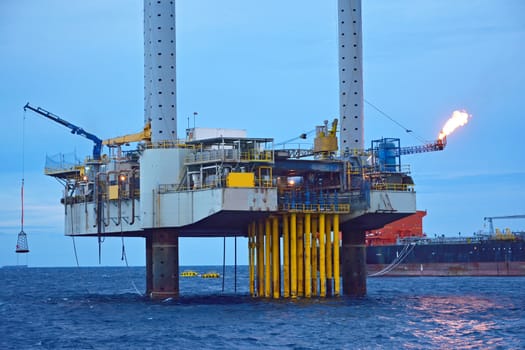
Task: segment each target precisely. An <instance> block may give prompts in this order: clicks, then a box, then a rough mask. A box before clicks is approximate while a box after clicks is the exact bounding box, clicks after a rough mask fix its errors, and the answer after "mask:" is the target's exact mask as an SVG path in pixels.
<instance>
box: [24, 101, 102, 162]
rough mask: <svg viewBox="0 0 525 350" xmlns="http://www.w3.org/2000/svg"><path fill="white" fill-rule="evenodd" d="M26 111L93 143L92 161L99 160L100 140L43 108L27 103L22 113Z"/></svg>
mask: <svg viewBox="0 0 525 350" xmlns="http://www.w3.org/2000/svg"><path fill="white" fill-rule="evenodd" d="M27 109H30V110H32V111H33V112H35V113H38V114H40V115H43V116H44V117H46V118H48V119H51V120H52V121H54V122H57V123H59V124H62V125H64V126H65V127H66V128H69V129H70V130H71V133H72V134H75V135H80V136H83V137H85V138H87V139H89V140H91V141H93V143H94V145H93V159H94V160H100V154H101V152H102V140H101V139H100V138H98V137H97V136H95V135H93V134H91V133H89V132H87V131H85V130H84V129H82V128H81V127H79V126H76V125H75V124H72V123H70V122H68V121H67V120H64V119H62V118H60V117H59V116H57V115H55V114H53V113H51V112H48V111H46V110H45V109H43V108H40V107H37V108H35V107H33V106H31V105H30V104H29V102H28V103H26V105H25V106H24V111H25V110H27Z"/></svg>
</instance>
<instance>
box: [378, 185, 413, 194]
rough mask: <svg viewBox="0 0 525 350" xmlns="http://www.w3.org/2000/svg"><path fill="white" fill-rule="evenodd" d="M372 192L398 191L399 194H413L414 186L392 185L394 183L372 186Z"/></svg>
mask: <svg viewBox="0 0 525 350" xmlns="http://www.w3.org/2000/svg"><path fill="white" fill-rule="evenodd" d="M371 189H372V190H376V191H397V192H413V191H414V185H412V184H410V185H409V184H392V183H390V184H389V183H384V184H381V183H379V184H372V186H371Z"/></svg>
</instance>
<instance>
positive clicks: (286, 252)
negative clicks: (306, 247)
mask: <svg viewBox="0 0 525 350" xmlns="http://www.w3.org/2000/svg"><path fill="white" fill-rule="evenodd" d="M288 220H289V218H288V215H286V214H284V215H283V274H284V276H283V283H284V286H283V297H285V298H289V297H290V233H289V231H288V227H289V221H288Z"/></svg>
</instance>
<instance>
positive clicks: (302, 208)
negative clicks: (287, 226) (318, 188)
mask: <svg viewBox="0 0 525 350" xmlns="http://www.w3.org/2000/svg"><path fill="white" fill-rule="evenodd" d="M279 210H281V211H289V212H302V213H320V212H323V213H349V212H350V204H305V203H281V204H279Z"/></svg>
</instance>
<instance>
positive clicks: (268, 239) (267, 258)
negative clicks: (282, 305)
mask: <svg viewBox="0 0 525 350" xmlns="http://www.w3.org/2000/svg"><path fill="white" fill-rule="evenodd" d="M265 228H266V231H265V243H266V244H265V249H264V250H265V254H264V263H265V266H264V267H265V269H264V283H265V284H264V286H265V290H264V296H265V297H266V298H269V297H270V295H271V292H272V290H271V288H272V285H271V267H272V261H271V254H272V251H271V248H272V226H271V222H270V219H268V218H267V219H266V220H265Z"/></svg>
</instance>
